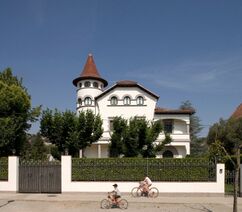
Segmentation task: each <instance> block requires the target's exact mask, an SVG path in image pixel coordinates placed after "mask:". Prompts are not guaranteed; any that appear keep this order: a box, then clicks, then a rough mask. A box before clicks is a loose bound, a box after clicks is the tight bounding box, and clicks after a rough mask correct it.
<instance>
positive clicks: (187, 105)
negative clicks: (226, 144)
mask: <svg viewBox="0 0 242 212" xmlns="http://www.w3.org/2000/svg"><path fill="white" fill-rule="evenodd" d="M180 109H182V110H186V109H189V110H194V111H195V108H194V107H193V106H192V103H191V102H190V101H189V100H186V101H184V102H182V103H181V105H180ZM202 129H203V127H202V125H201V120H200V118H199V117H198V116H196V115H195V114H192V115H191V116H190V129H189V131H190V138H191V155H192V156H200V155H202V154H204V153H205V152H206V149H207V145H206V140H205V139H204V138H200V137H199V136H198V135H199V133H200V132H201V130H202Z"/></svg>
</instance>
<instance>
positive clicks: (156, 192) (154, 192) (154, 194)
mask: <svg viewBox="0 0 242 212" xmlns="http://www.w3.org/2000/svg"><path fill="white" fill-rule="evenodd" d="M158 195H159V190H158V189H157V188H156V187H152V188H150V191H149V197H153V198H156V197H158Z"/></svg>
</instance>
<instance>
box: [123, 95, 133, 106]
mask: <svg viewBox="0 0 242 212" xmlns="http://www.w3.org/2000/svg"><path fill="white" fill-rule="evenodd" d="M130 103H131V99H130V97H128V96H126V97H124V105H130Z"/></svg>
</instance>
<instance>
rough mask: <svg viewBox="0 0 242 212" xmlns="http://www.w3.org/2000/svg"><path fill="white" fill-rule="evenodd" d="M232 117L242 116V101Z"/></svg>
mask: <svg viewBox="0 0 242 212" xmlns="http://www.w3.org/2000/svg"><path fill="white" fill-rule="evenodd" d="M231 118H242V103H241V104H240V105H239V106H238V107H237V108H236V110H235V111H234V112H233V114H232V115H231Z"/></svg>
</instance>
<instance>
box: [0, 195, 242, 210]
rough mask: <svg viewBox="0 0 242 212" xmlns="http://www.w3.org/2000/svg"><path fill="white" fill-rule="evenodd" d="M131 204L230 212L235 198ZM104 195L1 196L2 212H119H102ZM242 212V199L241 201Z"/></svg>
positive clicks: (136, 200)
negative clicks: (101, 203)
mask: <svg viewBox="0 0 242 212" xmlns="http://www.w3.org/2000/svg"><path fill="white" fill-rule="evenodd" d="M123 197H124V198H126V199H127V200H128V202H129V207H128V209H127V210H126V211H132V212H158V211H159V212H199V211H201V212H202V211H205V212H230V211H232V205H233V198H232V197H230V196H220V197H214V196H210V197H206V196H204V195H202V196H192V195H190V196H187V195H186V196H182V195H178V196H177V195H167V196H159V197H158V198H156V199H149V198H145V197H141V198H132V197H130V196H129V195H128V194H127V195H124V196H123ZM103 198H105V194H95V193H94V194H92V193H88V194H84V193H76V194H75V193H74V194H73V193H72V194H57V195H55V194H52V195H51V194H16V193H0V212H67V211H68V212H77V211H82V212H94V211H95V212H106V211H109V212H110V211H113V212H115V211H119V209H101V208H100V201H101V200H102V199H103ZM238 206H239V211H242V198H239V199H238Z"/></svg>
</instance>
